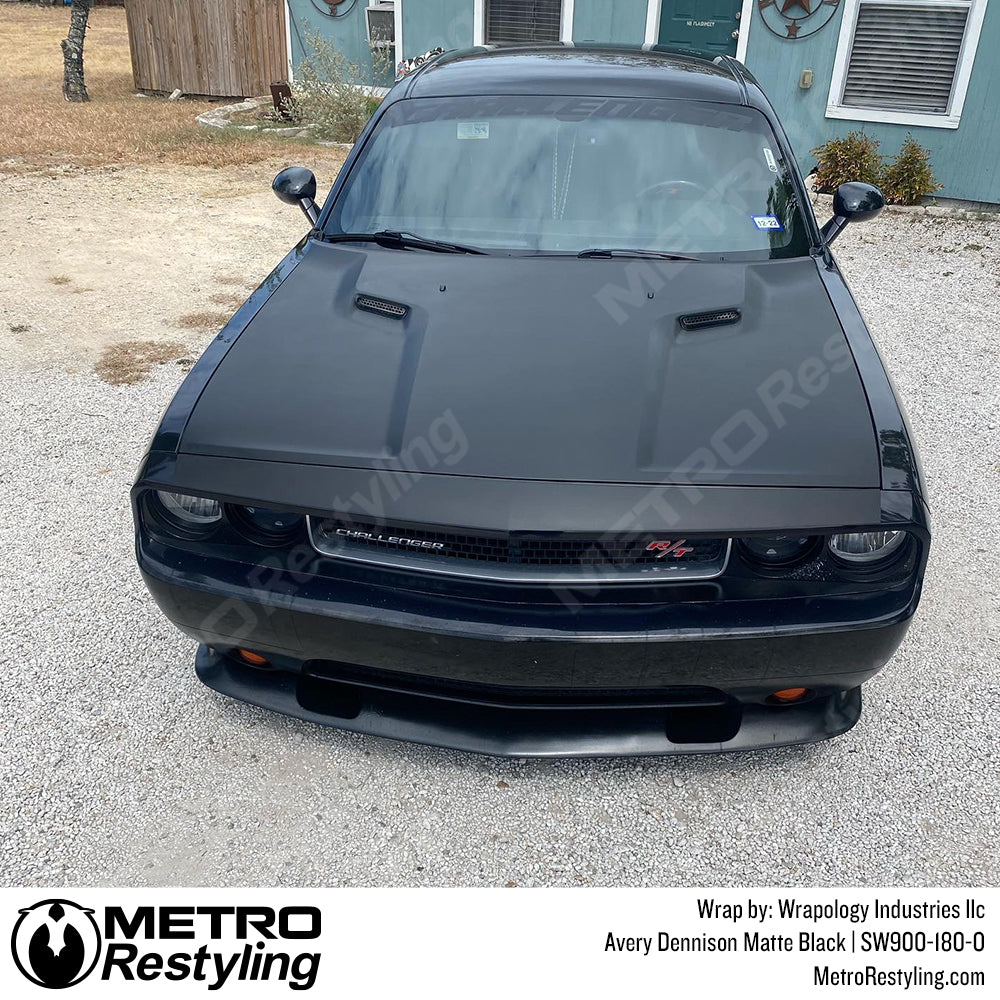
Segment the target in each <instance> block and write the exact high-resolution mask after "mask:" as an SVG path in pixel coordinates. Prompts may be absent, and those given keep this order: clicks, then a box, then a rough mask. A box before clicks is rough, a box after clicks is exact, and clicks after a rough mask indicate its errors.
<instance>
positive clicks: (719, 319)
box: [680, 309, 740, 330]
mask: <svg viewBox="0 0 1000 1000" xmlns="http://www.w3.org/2000/svg"><path fill="white" fill-rule="evenodd" d="M739 321H740V311H739V309H716V310H715V311H714V312H704V313H688V315H687V316H681V318H680V324H681V327H682V328H683V329H685V330H704V329H705V328H706V327H709V326H729V325H730V324H731V323H738V322H739Z"/></svg>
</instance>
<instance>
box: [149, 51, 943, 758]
mask: <svg viewBox="0 0 1000 1000" xmlns="http://www.w3.org/2000/svg"><path fill="white" fill-rule="evenodd" d="M274 187H275V190H276V192H277V193H278V195H279V197H281V198H282V199H283V200H285V201H288V202H292V203H295V204H298V205H299V206H300V207H301V208H302V209H303V210H304V211H305V213H306V215H307V216H308V218H309V220H310V224H311V229H310V230H309V232H308V234H307V235H306V236H305V237H304V238H303V240H302V241H301V242H300V243H299V244H298V245H297V246H296V247H295V249H294V250H292V252H291V253H289V255H288V256H287V257H286V258H285V259H284V260H283V261H282V262H281V263H280V264H279V265H278V266H277V268H276V269H275V270H274V271H273V273H272V274H271V275H270V276H269V277H268V278H267V280H266V281H265V282H264V283H263V284H262V285H261V286H260V288H258V289H257V290H256V291H255V292H254V293H253V294H252V295H251V297H250V298H249V299H248V301H247V302H246V303H245V304H244V305H243V306H242V307H241V308H240V309H239V311H238V312H237V313H236V314H235V316H233V318H232V320H231V321H230V322H229V323H228V325H227V326H226V327H225V328H224V329H223V330H222V332H221V333H220V334H219V335H218V337H217V338H216V339H215V340H214V341H213V342H212V344H211V345H210V346H209V348H208V350H207V351H206V352H205V354H204V356H203V357H202V358H201V359H200V360H199V362H198V363H197V365H196V366H195V367H194V369H193V370H192V371H191V373H190V374H189V376H188V378H187V380H186V381H185V382H184V384H183V385H182V387H181V389H180V391H179V392H178V393H177V395H176V397H175V398H174V400H173V401H172V402H171V404H170V406H169V407H168V409H167V411H166V413H165V414H164V416H163V419H162V422H161V423H160V425H159V428H158V429H157V431H156V433H155V434H154V436H153V439H152V441H151V443H150V447H149V452H148V454H147V455H146V456H145V458H144V460H143V462H142V466H141V469H140V472H139V476H138V479H137V481H136V484H135V487H134V489H133V492H132V503H133V509H134V515H135V531H136V551H137V555H138V561H139V566H140V569H141V571H142V575H143V578H144V579H145V581H146V584H147V585H148V587H149V589H150V591H151V592H152V594H153V597H154V598H155V599H156V601H157V603H158V604H159V606H160V607H161V608H162V609H163V611H164V613H165V614H166V615H167V616H168V617H169V618H170V619H171V620H172V621H173V622H174V623H175V624H176V625H177V626H178V627H179V628H180V629H181V630H182V631H184V632H185V633H187V634H188V635H189V636H192V637H194V638H195V639H196V640H198V642H199V643H200V644H201V645H200V648H199V650H198V654H197V661H196V669H197V672H198V676H199V677H200V678H201V679H202V680H203V681H204V682H205V683H206V684H208V685H209V686H210V687H212V688H214V689H215V690H217V691H220V692H222V693H224V694H227V695H231V696H233V697H235V698H240V699H243V700H244V701H248V702H252V703H253V704H256V705H261V706H264V707H266V708H270V709H274V710H276V711H279V712H284V713H287V714H289V715H294V716H298V717H299V718H303V719H308V720H311V721H313V722H319V723H324V724H328V725H333V726H339V727H341V728H344V729H353V730H358V731H361V732H366V733H375V734H378V735H380V736H390V737H396V738H400V739H406V740H414V741H418V742H424V743H432V744H439V745H443V746H449V747H455V748H461V749H466V750H475V751H482V752H486V753H495V754H511V755H539V756H547V755H576V754H585V755H600V754H638V753H647V754H668V753H691V752H707V751H723V750H738V749H746V748H753V747H765V746H778V745H782V744H792V743H801V742H806V741H810V740H819V739H824V738H826V737H830V736H835V735H837V734H838V733H843V732H844V731H845V730H847V729H849V728H850V727H851V726H852V725H854V723H855V722H856V721H857V719H858V717H859V714H860V711H861V686H862V684H863V683H864V682H865V681H866V680H868V679H869V678H870V677H871V676H872V675H873V674H875V673H876V672H877V671H878V670H879V669H880V668H881V667H882V666H883V665H884V664H885V663H886V661H887V660H888V659H889V658H890V657H891V656H892V654H893V652H894V650H895V649H896V647H897V646H898V645H899V643H900V641H901V640H902V638H903V635H904V634H905V632H906V629H907V626H908V625H909V622H910V619H911V618H912V616H913V614H914V612H915V610H916V607H917V602H918V600H919V597H920V589H921V582H922V578H923V573H924V567H925V565H926V562H927V552H928V546H929V544H930V533H929V517H928V511H927V506H926V502H925V496H924V489H923V484H922V481H921V475H920V471H919V467H918V463H917V457H916V452H915V449H914V446H913V440H912V436H911V433H910V430H909V428H908V426H907V422H906V419H905V417H904V416H903V413H902V410H901V407H900V404H899V402H898V400H897V399H896V396H895V394H894V392H893V388H892V384H891V382H890V380H889V378H888V376H887V375H886V372H885V370H884V368H883V366H882V362H881V360H880V359H879V355H878V353H877V351H876V348H875V345H874V343H873V342H872V338H871V336H870V334H869V332H868V330H867V328H866V326H865V322H864V320H863V319H862V317H861V315H860V313H859V312H858V308H857V306H856V305H855V303H854V300H853V299H852V297H851V293H850V291H849V290H848V288H847V285H846V283H845V281H844V278H843V277H842V275H841V273H840V271H839V269H838V267H837V264H836V261H835V259H834V257H833V255H832V253H831V250H830V244H831V243H832V242H833V241H834V239H835V238H836V237H837V235H838V233H839V232H840V231H841V229H842V228H843V227H844V226H845V225H847V224H848V223H849V222H851V221H853V220H858V219H864V218H866V217H870V216H873V215H875V214H876V213H877V212H878V211H879V209H880V208H881V207H882V196H881V195H880V194H879V192H878V191H877V190H876V189H875V188H873V187H869V186H867V185H863V184H844V185H843V186H842V187H841V188H840V190H839V191H838V192H837V195H836V197H835V199H834V217H833V218H832V219H831V220H830V221H829V222H827V223H826V224H825V225H824V226H822V227H819V226H818V225H817V223H816V220H815V218H814V216H813V212H812V208H811V205H810V202H809V199H808V197H807V195H806V192H805V190H804V187H803V182H802V176H801V174H800V172H799V170H798V168H797V166H796V164H795V161H794V159H793V156H792V152H791V149H790V148H789V143H788V139H787V137H786V136H785V134H784V132H783V130H782V128H781V125H780V124H779V122H778V120H777V118H776V116H775V113H774V110H773V109H772V107H771V105H770V104H769V102H768V100H767V98H766V97H765V96H764V94H763V93H762V92H761V90H760V88H759V87H758V86H757V84H756V83H755V81H754V80H753V78H752V77H751V76H750V75H749V74H748V73H747V71H746V70H745V69H744V67H743V66H742V65H740V64H739V63H738V62H736V61H735V60H733V59H731V58H728V57H725V56H720V57H718V58H715V59H707V58H700V57H698V56H696V55H693V54H688V53H678V52H668V51H665V50H664V51H660V50H657V49H653V50H650V51H642V50H639V49H622V48H612V47H603V46H602V47H598V46H594V47H583V46H577V47H572V48H570V47H565V48H564V47H559V46H547V47H527V48H505V49H497V50H492V51H490V50H486V49H476V50H471V51H466V52H457V53H448V54H445V55H443V56H440V57H438V58H436V59H433V60H430V61H428V62H427V63H425V64H424V65H423V66H421V67H420V69H418V70H417V71H416V72H414V73H413V74H412V75H411V76H410V77H408V78H407V79H405V80H404V81H402V82H400V83H399V84H397V85H396V87H395V88H394V89H393V90H392V91H391V92H390V93H389V95H388V97H387V98H386V99H385V101H384V102H383V103H382V105H381V107H380V108H379V109H378V111H377V112H376V114H375V115H374V117H373V118H372V120H371V122H370V123H369V125H368V126H367V128H366V129H365V131H364V134H363V135H362V136H361V138H360V140H359V141H358V143H357V144H356V145H355V147H354V149H353V150H352V152H351V154H350V156H349V157H348V159H347V162H346V163H345V164H344V167H343V169H342V170H341V171H340V174H339V176H338V177H337V180H336V183H335V184H334V186H333V189H332V190H331V192H330V194H329V197H328V198H327V199H326V201H325V203H324V205H323V207H322V209H320V208H319V207H318V206H317V205H316V203H315V201H314V197H315V194H316V182H315V179H314V177H313V175H312V174H311V173H310V172H309V171H308V170H305V169H303V168H290V169H288V170H286V171H283V172H282V173H281V174H279V175H278V177H277V178H276V179H275V183H274ZM248 238H252V234H249V233H248Z"/></svg>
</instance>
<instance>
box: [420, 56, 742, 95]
mask: <svg viewBox="0 0 1000 1000" xmlns="http://www.w3.org/2000/svg"><path fill="white" fill-rule="evenodd" d="M741 70H742V67H741V66H740V65H739V64H738V63H737V62H736V61H735V60H734V59H731V58H729V57H728V56H723V57H718V56H714V55H713V54H711V53H701V52H695V51H688V50H681V49H669V48H665V47H661V46H657V45H653V46H642V47H639V46H628V45H602V44H583V45H581V44H550V45H523V46H521V45H519V46H507V45H505V46H480V47H477V48H473V49H463V50H458V51H452V52H446V53H444V54H443V55H441V56H438V57H437V58H436V59H431V60H429V61H428V62H426V63H424V64H423V65H422V66H421V67H420V68H419V69H418V70H417V71H416V72H415V73H413V74H412V75H411V76H410V77H409V78H408V81H407V83H408V86H406V88H405V93H404V94H401V95H400V96H405V97H456V96H460V95H464V94H470V95H478V94H524V95H529V94H538V95H545V94H559V95H565V96H576V95H585V96H599V97H669V98H675V99H680V100H690V101H717V102H724V103H729V104H747V103H748V100H747V97H748V94H747V79H746V78H744V75H743V73H742V72H741ZM751 79H752V78H751Z"/></svg>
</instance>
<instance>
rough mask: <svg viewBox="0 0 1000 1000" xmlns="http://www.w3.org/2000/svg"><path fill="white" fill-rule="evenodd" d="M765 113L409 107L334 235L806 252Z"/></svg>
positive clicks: (579, 100) (466, 102) (592, 101)
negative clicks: (396, 234)
mask: <svg viewBox="0 0 1000 1000" xmlns="http://www.w3.org/2000/svg"><path fill="white" fill-rule="evenodd" d="M789 171H790V166H789V165H788V164H786V163H785V162H784V160H783V157H782V153H781V149H780V146H779V144H778V142H777V141H776V139H775V137H774V134H773V133H772V131H771V129H770V126H769V124H768V122H767V119H766V118H765V117H764V115H762V114H761V113H760V112H759V111H756V110H754V109H752V108H744V107H739V106H736V105H728V104H711V103H702V102H697V101H678V100H658V99H645V98H643V99H638V98H620V97H615V98H601V97H506V96H505V97H459V98H423V99H409V100H401V101H398V102H396V103H394V104H392V105H391V106H390V107H388V108H387V109H386V111H385V114H384V116H383V117H382V119H381V121H380V122H379V123H378V125H377V126H376V128H375V130H374V131H373V133H372V135H371V137H370V138H369V139H368V141H367V143H366V144H365V147H364V149H363V150H362V152H361V155H360V156H359V158H358V160H357V162H356V163H355V164H354V167H353V169H352V170H351V173H350V175H349V176H348V177H347V179H346V181H345V184H344V187H343V188H342V190H341V191H340V194H339V196H338V198H337V201H336V203H335V205H334V208H333V211H332V212H331V215H330V217H329V220H328V221H327V224H326V230H325V231H326V233H327V234H328V235H331V236H333V235H342V234H345V233H374V232H379V231H383V230H390V231H393V232H406V233H415V234H417V235H419V236H422V237H426V238H429V239H435V240H447V241H451V242H454V243H460V244H465V245H469V246H475V247H481V248H483V249H486V250H491V251H494V252H526V253H579V252H581V251H584V250H593V249H609V250H645V251H660V252H666V253H670V252H673V253H678V254H695V255H706V256H709V257H719V256H723V257H728V256H736V257H742V256H747V257H754V258H761V257H764V258H766V257H792V256H800V255H803V254H806V253H808V252H809V237H808V233H807V230H806V227H805V222H804V219H803V215H802V211H801V209H800V208H799V205H798V202H797V199H796V196H795V191H794V188H793V186H792V183H791V178H790V173H789Z"/></svg>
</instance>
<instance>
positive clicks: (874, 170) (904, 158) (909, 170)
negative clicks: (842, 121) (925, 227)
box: [812, 132, 942, 205]
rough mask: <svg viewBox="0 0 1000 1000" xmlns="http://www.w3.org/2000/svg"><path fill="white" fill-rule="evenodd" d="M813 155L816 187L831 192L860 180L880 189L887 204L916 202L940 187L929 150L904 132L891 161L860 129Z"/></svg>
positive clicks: (827, 144) (828, 144)
mask: <svg viewBox="0 0 1000 1000" xmlns="http://www.w3.org/2000/svg"><path fill="white" fill-rule="evenodd" d="M812 155H813V156H815V157H816V159H817V161H818V162H817V164H816V190H817V191H820V192H821V193H823V194H833V192H834V191H836V190H837V188H838V187H840V185H841V184H843V183H844V182H845V181H863V182H864V183H866V184H874V185H876V186H877V187H879V188H881V189H882V193H883V194H884V195H885V200H886V201H887V202H888V203H889V204H890V205H916V204H917V203H918V202H919V201H920V199H921V198H923V197H924V196H925V195H929V194H933V193H934V192H935V191H940V190H941V186H942V185H940V184H938V182H937V180H936V178H935V177H934V172H933V171H932V170H931V164H930V152H929V151H928V150H926V149H925V148H924V147H923V146H921V145H920V144H919V143H918V142H917V141H916V140H915V139H914V138H913V136H912V135H910V134H909V133H907V136H906V139H905V141H904V142H903V145H902V148H901V149H900V151H899V153H898V154H897V155H896V158H895V159H894V160H893V161H892V163H887V162H886V160H885V159H884V157H883V156H882V155H881V154H880V153H879V141H878V139H874V138H872V137H871V136H869V135H865V134H864V133H863V132H849V133H848V134H847V135H846V136H844V137H843V138H839V139H830V140H829V141H828V142H825V143H823V145H822V146H817V147H816V148H815V149H814V150H812Z"/></svg>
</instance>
